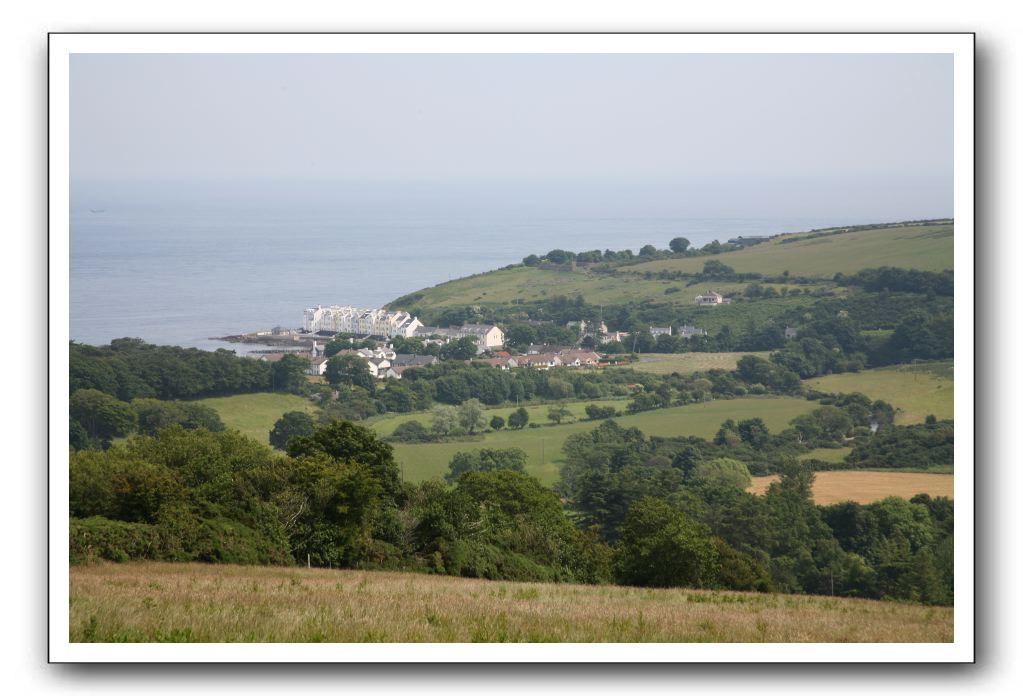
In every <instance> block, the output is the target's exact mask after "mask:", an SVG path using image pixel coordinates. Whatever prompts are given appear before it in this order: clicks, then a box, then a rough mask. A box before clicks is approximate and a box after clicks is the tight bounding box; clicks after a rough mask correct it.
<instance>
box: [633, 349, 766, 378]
mask: <svg viewBox="0 0 1023 696" xmlns="http://www.w3.org/2000/svg"><path fill="white" fill-rule="evenodd" d="M744 355H756V356H757V357H759V358H764V359H765V360H766V359H767V357H768V356H769V355H770V352H763V353H647V354H645V355H640V356H639V362H637V363H632V364H631V365H627V366H626V367H631V368H632V369H634V370H637V371H639V372H649V373H652V374H655V375H670V374H671V373H672V372H677V373H679V374H680V375H688V374H691V373H693V372H702V371H704V370H734V369H735V365H736V363H738V362H739V358H741V357H742V356H744Z"/></svg>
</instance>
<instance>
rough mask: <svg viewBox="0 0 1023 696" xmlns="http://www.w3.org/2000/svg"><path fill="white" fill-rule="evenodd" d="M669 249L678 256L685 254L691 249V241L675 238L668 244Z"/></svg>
mask: <svg viewBox="0 0 1023 696" xmlns="http://www.w3.org/2000/svg"><path fill="white" fill-rule="evenodd" d="M668 248H669V249H671V250H672V251H673V252H675V253H676V254H684V253H685V251H686V249H688V248H689V240H688V239H686V238H685V237H675V238H674V239H672V240H671V241H670V242H668Z"/></svg>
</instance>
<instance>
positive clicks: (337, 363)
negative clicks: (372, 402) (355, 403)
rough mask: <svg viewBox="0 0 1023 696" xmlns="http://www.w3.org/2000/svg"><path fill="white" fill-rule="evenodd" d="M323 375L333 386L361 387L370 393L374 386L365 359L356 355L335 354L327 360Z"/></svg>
mask: <svg viewBox="0 0 1023 696" xmlns="http://www.w3.org/2000/svg"><path fill="white" fill-rule="evenodd" d="M324 376H325V377H326V378H327V382H329V383H330V384H331V385H332V386H334V387H341V386H347V387H362V388H363V389H365V390H367V391H369V392H370V393H371V394H372V393H373V391H374V390H375V388H376V384H375V381H374V379H373V375H371V374H370V372H369V367H368V366H367V365H366V361H365V360H363V359H362V358H360V357H359V356H358V355H353V354H347V355H335V356H334V357H332V358H331V359H330V360H328V361H327V370H326V372H325V373H324Z"/></svg>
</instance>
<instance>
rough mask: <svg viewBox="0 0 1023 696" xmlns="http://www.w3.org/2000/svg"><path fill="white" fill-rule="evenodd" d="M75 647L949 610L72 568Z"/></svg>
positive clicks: (940, 635)
mask: <svg viewBox="0 0 1023 696" xmlns="http://www.w3.org/2000/svg"><path fill="white" fill-rule="evenodd" d="M70 591H71V606H70V639H71V640H72V641H74V642H83V641H84V642H89V641H97V642H164V641H167V642H238V641H241V642H379V641H387V642H950V641H951V640H952V639H953V628H952V608H951V607H926V606H920V605H915V604H901V603H898V602H890V601H873V600H862V599H844V598H835V597H821V596H807V595H781V594H755V593H741V592H717V591H708V590H688V589H645V588H632V587H618V586H587V585H568V584H540V583H516V582H504V581H487V580H473V579H466V578H453V577H446V576H439V575H420V574H410V573H390V572H366V571H355V570H327V569H306V568H282V567H255V566H224V565H200V564H166V563H129V564H100V565H92V566H76V567H73V568H71V587H70Z"/></svg>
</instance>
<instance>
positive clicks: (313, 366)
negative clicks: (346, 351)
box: [306, 355, 330, 376]
mask: <svg viewBox="0 0 1023 696" xmlns="http://www.w3.org/2000/svg"><path fill="white" fill-rule="evenodd" d="M328 360H330V358H328V357H327V356H325V355H319V356H317V357H315V358H309V369H307V370H306V372H307V373H308V374H310V375H320V376H323V375H324V374H326V372H327V361H328Z"/></svg>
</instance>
